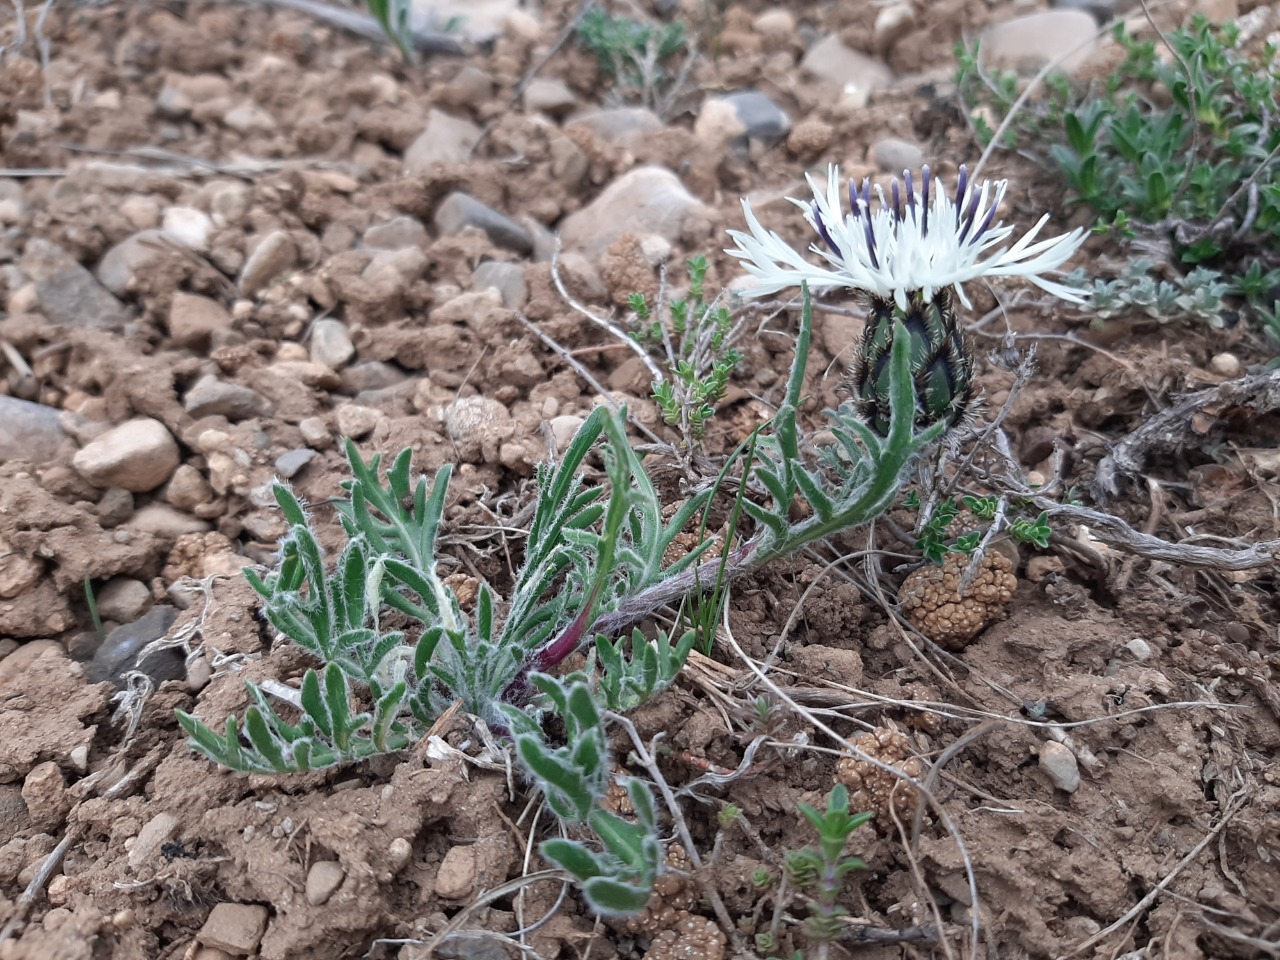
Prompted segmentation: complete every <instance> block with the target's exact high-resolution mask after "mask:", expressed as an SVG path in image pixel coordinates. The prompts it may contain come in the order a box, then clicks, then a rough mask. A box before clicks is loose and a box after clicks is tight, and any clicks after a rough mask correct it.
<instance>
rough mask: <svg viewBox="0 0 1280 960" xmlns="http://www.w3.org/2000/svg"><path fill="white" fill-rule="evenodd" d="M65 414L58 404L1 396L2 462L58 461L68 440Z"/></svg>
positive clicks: (0, 457) (0, 443) (0, 445)
mask: <svg viewBox="0 0 1280 960" xmlns="http://www.w3.org/2000/svg"><path fill="white" fill-rule="evenodd" d="M61 417H62V412H61V411H60V410H57V409H55V408H54V407H47V406H45V405H44V404H42V403H32V402H31V401H30V400H19V399H18V398H17V397H10V396H3V395H0V462H8V461H9V460H26V461H27V462H29V463H49V462H51V461H53V460H57V459H58V458H59V457H60V456H61V455H62V451H63V449H64V447H65V445H66V442H67V434H66V433H65V431H63V429H62V425H61V423H60V420H61Z"/></svg>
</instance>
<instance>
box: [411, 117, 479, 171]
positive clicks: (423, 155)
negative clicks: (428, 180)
mask: <svg viewBox="0 0 1280 960" xmlns="http://www.w3.org/2000/svg"><path fill="white" fill-rule="evenodd" d="M480 133H481V131H480V128H479V127H477V126H476V125H475V124H474V123H472V122H471V121H470V120H464V119H462V118H461V117H454V116H451V115H450V114H447V113H445V112H444V111H442V110H432V111H431V112H430V113H429V114H428V115H427V125H426V127H424V128H423V130H422V133H420V134H418V139H416V140H414V141H413V143H411V144H410V145H409V149H408V150H406V151H405V153H404V172H405V173H407V174H415V173H425V172H426V171H428V170H430V169H431V168H432V167H433V166H435V165H436V164H438V163H462V162H464V161H465V160H466V159H467V158H468V157H470V156H471V150H472V148H473V147H475V145H476V144H477V143H478V142H479V141H480Z"/></svg>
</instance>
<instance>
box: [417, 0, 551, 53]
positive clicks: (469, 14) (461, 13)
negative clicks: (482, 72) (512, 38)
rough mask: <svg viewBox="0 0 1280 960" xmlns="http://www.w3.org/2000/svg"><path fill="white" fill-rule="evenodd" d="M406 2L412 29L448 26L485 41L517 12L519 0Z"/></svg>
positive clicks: (474, 40)
mask: <svg viewBox="0 0 1280 960" xmlns="http://www.w3.org/2000/svg"><path fill="white" fill-rule="evenodd" d="M408 6H409V27H410V28H411V29H413V30H415V31H423V32H427V31H435V32H440V31H443V30H444V29H445V28H446V26H447V27H449V30H450V32H451V33H453V32H456V33H457V35H458V36H460V37H465V38H466V39H467V40H470V41H471V42H472V43H477V44H486V45H488V44H492V43H493V42H494V41H495V40H497V39H498V37H499V36H500V35H501V34H502V33H503V32H504V30H505V29H506V28H507V26H508V24H509V22H510V20H511V19H512V17H513V16H515V15H516V14H518V13H520V9H519V7H520V3H519V0H482V2H481V0H410V2H409V4H408ZM535 22H536V21H535Z"/></svg>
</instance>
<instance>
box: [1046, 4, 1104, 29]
mask: <svg viewBox="0 0 1280 960" xmlns="http://www.w3.org/2000/svg"><path fill="white" fill-rule="evenodd" d="M1049 6H1051V7H1054V8H1055V9H1058V10H1083V11H1085V12H1086V13H1088V14H1091V15H1092V16H1093V18H1094V19H1095V20H1097V21H1098V23H1100V24H1102V23H1106V22H1107V21H1108V20H1110V19H1111V18H1112V17H1114V16H1115V15H1116V2H1115V0H1050V3H1049Z"/></svg>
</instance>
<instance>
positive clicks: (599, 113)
mask: <svg viewBox="0 0 1280 960" xmlns="http://www.w3.org/2000/svg"><path fill="white" fill-rule="evenodd" d="M565 127H566V128H568V127H581V128H582V129H584V130H590V131H591V132H592V133H593V134H595V135H596V136H597V137H599V138H600V139H601V140H604V141H605V142H606V143H614V142H616V141H618V140H621V139H623V138H624V137H629V136H632V135H633V134H645V133H655V132H657V131H658V130H662V129H664V128H665V125H664V124H663V122H662V121H661V120H660V119H659V118H658V115H657V114H656V113H654V112H653V111H652V110H646V109H645V108H644V107H612V108H609V109H606V110H592V111H590V112H588V113H582V114H579V115H578V116H576V117H574V118H573V119H572V120H570V121H568V122H567V123H566V124H565Z"/></svg>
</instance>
